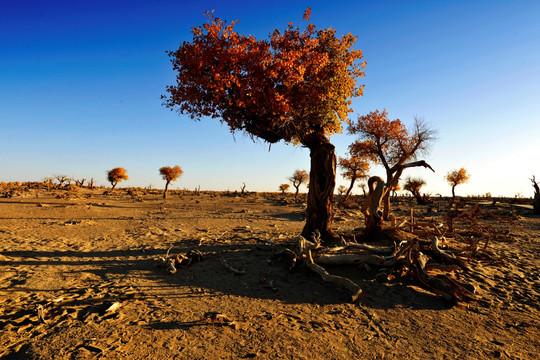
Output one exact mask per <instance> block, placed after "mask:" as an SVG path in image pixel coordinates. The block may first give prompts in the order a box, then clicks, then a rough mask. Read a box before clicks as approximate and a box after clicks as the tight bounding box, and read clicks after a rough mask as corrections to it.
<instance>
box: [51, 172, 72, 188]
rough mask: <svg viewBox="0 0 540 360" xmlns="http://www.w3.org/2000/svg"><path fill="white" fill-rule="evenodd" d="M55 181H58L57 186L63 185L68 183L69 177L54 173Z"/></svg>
mask: <svg viewBox="0 0 540 360" xmlns="http://www.w3.org/2000/svg"><path fill="white" fill-rule="evenodd" d="M54 178H55V179H56V181H58V188H61V187H62V186H64V183H69V182H70V181H71V179H70V178H69V177H68V176H67V175H54Z"/></svg>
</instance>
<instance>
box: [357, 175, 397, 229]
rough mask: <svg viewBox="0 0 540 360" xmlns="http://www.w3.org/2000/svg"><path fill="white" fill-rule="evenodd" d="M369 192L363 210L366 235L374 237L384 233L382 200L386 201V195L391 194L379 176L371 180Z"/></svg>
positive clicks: (369, 181)
mask: <svg viewBox="0 0 540 360" xmlns="http://www.w3.org/2000/svg"><path fill="white" fill-rule="evenodd" d="M368 191H369V192H368V194H367V196H366V200H365V202H364V205H363V206H362V209H361V210H362V213H363V214H364V216H365V218H366V220H365V221H366V235H374V234H377V233H380V232H381V231H382V222H383V217H382V215H383V213H382V211H381V210H380V208H381V200H384V196H385V194H389V193H390V192H389V191H388V188H386V186H385V184H384V181H383V179H381V178H380V177H378V176H372V177H370V178H369V180H368Z"/></svg>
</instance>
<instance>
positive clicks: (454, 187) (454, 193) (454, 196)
mask: <svg viewBox="0 0 540 360" xmlns="http://www.w3.org/2000/svg"><path fill="white" fill-rule="evenodd" d="M455 189H456V185H452V200H454V199H455V198H456V191H455Z"/></svg>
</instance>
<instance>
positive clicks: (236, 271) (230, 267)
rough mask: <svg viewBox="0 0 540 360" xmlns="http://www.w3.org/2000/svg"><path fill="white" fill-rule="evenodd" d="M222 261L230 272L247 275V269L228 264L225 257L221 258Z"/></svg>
mask: <svg viewBox="0 0 540 360" xmlns="http://www.w3.org/2000/svg"><path fill="white" fill-rule="evenodd" d="M221 263H222V264H223V266H224V267H225V269H227V270H229V271H230V272H232V273H233V274H235V275H245V274H246V271H245V270H238V269H236V268H233V267H232V266H231V265H229V264H227V261H225V259H223V260H221Z"/></svg>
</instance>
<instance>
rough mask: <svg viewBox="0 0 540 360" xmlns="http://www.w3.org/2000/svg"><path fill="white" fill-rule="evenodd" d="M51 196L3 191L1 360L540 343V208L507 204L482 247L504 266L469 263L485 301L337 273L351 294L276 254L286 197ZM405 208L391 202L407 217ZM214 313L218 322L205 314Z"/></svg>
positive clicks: (353, 213) (298, 213)
mask: <svg viewBox="0 0 540 360" xmlns="http://www.w3.org/2000/svg"><path fill="white" fill-rule="evenodd" d="M120 193H123V192H122V191H119V192H118V194H120ZM55 194H56V193H54V192H52V193H46V192H41V193H37V192H36V193H29V194H26V195H25V196H18V197H17V196H16V197H12V198H6V199H0V266H1V267H0V269H1V271H0V280H1V282H0V303H1V307H0V357H1V358H5V359H91V358H92V359H94V358H101V359H188V358H189V359H242V358H258V359H457V358H459V359H492V358H500V359H537V358H538V354H539V353H540V346H539V345H540V332H539V330H538V329H539V324H540V315H539V294H540V272H539V265H540V261H539V256H538V254H539V250H540V246H539V244H540V218H539V217H534V216H532V215H530V213H531V211H530V210H529V209H526V208H517V207H507V208H504V209H503V211H508V212H509V213H510V212H512V215H513V217H514V219H515V225H514V226H510V227H509V230H510V234H509V236H508V237H507V238H506V240H505V241H495V242H492V243H490V245H489V247H490V249H491V250H492V251H493V252H495V253H496V254H497V255H498V256H499V257H500V258H501V259H502V260H501V261H484V262H477V271H476V273H475V277H474V279H475V285H476V286H477V287H478V289H479V293H480V300H478V301H474V302H470V303H460V304H457V305H452V304H449V303H448V302H446V301H445V300H443V299H441V298H440V297H438V296H435V295H434V294H432V293H430V292H428V291H426V290H423V289H422V288H420V287H419V286H417V285H415V284H407V283H403V282H401V283H396V282H389V283H381V282H377V281H376V280H375V278H374V276H373V275H372V274H370V273H369V272H366V271H360V270H359V269H358V268H355V267H340V268H336V269H333V270H332V271H333V272H334V273H336V274H340V275H346V276H348V277H349V278H351V279H353V280H354V281H356V282H357V283H358V284H359V285H360V286H361V287H362V288H363V294H362V296H361V298H360V301H359V303H357V304H353V303H351V302H350V301H349V300H350V296H349V295H348V294H347V293H346V292H345V291H344V290H341V289H339V288H336V287H334V286H333V285H329V284H325V283H323V282H321V280H320V279H319V278H317V276H315V275H313V274H311V273H309V272H306V271H302V270H297V271H294V272H291V271H289V270H288V269H287V268H286V267H284V266H283V264H281V263H280V262H276V261H274V259H273V255H274V254H276V253H277V252H278V251H279V250H280V249H282V248H283V247H284V246H287V244H289V243H291V242H293V241H295V239H297V237H298V234H299V233H300V231H301V229H302V227H303V218H304V211H305V210H304V205H303V204H290V203H289V204H288V203H287V202H285V201H283V199H282V196H281V195H277V194H273V195H270V194H268V195H265V194H249V195H248V196H243V197H241V196H235V195H234V194H219V193H216V194H206V193H203V194H201V195H199V196H195V195H182V196H178V195H173V196H170V198H169V199H167V200H165V201H164V200H163V199H161V198H160V197H159V196H158V195H146V196H143V197H140V198H139V199H137V198H136V197H130V196H110V195H103V190H100V191H94V192H93V193H88V194H86V195H85V194H80V193H79V194H78V195H77V196H73V197H72V198H60V199H59V198H56V197H55ZM140 200H142V201H140ZM410 206H411V205H410V204H408V203H406V202H404V203H403V204H402V205H399V206H397V205H396V207H397V208H400V209H401V210H402V211H401V212H402V213H403V215H406V214H407V213H408V212H409V208H410ZM415 211H416V213H417V214H419V216H421V214H422V213H423V211H424V210H423V209H422V208H418V207H417V209H416V210H415ZM498 211H501V210H500V209H498ZM397 214H398V215H399V214H400V212H399V211H398V212H397ZM436 216H437V215H436ZM439 216H440V215H439ZM486 221H491V222H495V223H496V222H497V221H496V220H493V219H492V220H486ZM494 225H497V224H494ZM360 226H362V217H361V215H360V213H359V211H358V210H350V209H349V210H342V211H337V212H336V218H335V223H334V227H335V229H336V230H337V231H338V232H349V231H351V230H352V229H354V228H357V227H360ZM504 226H508V225H506V224H504ZM170 247H172V249H171V250H170V252H171V253H172V254H185V253H186V252H188V251H189V250H198V251H200V252H201V253H202V255H203V258H204V261H202V262H195V263H192V264H191V265H190V266H188V267H186V268H185V269H179V270H178V272H177V273H176V274H172V275H171V274H168V273H167V272H166V270H165V269H163V268H160V267H157V266H156V264H157V261H156V259H157V257H158V256H163V255H165V254H166V252H167V250H168V249H169V248H170ZM223 260H225V261H226V263H227V264H228V265H229V266H231V267H233V268H235V269H238V270H244V271H245V274H244V275H238V274H234V273H233V272H232V271H230V270H229V269H227V268H226V267H225V266H224V265H223ZM111 306H112V307H113V309H112V310H109V311H108V309H109V308H111ZM114 308H116V309H114ZM41 309H42V310H41ZM215 313H219V314H222V315H224V316H225V318H221V320H223V319H224V320H225V321H224V322H220V321H219V320H220V318H219V317H218V318H217V320H212V319H213V318H212V314H214V316H215ZM40 314H41V315H42V319H43V321H41V320H40V318H39V315H40Z"/></svg>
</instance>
